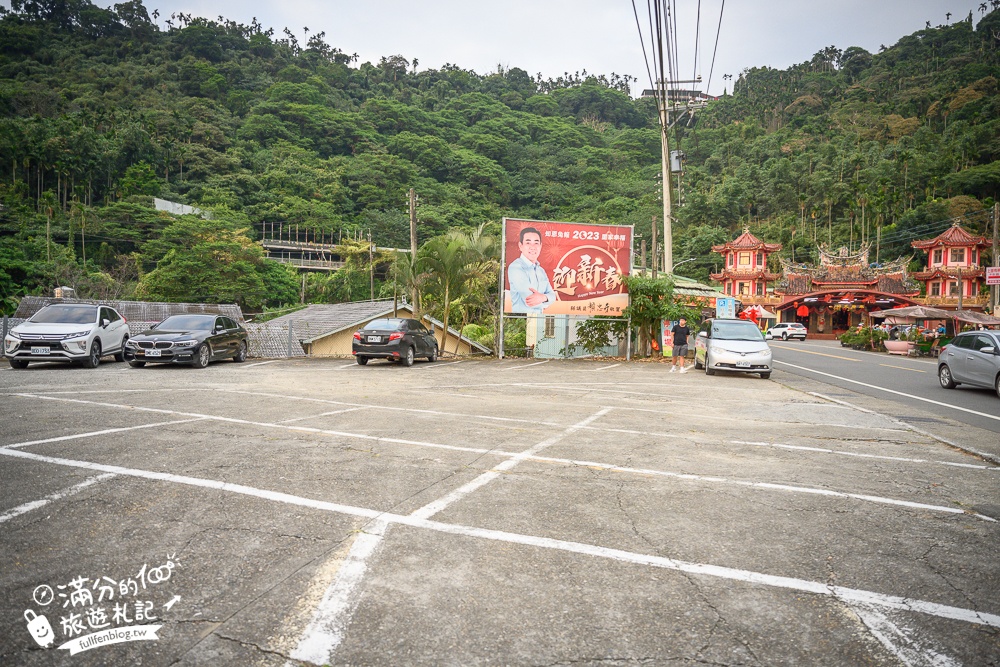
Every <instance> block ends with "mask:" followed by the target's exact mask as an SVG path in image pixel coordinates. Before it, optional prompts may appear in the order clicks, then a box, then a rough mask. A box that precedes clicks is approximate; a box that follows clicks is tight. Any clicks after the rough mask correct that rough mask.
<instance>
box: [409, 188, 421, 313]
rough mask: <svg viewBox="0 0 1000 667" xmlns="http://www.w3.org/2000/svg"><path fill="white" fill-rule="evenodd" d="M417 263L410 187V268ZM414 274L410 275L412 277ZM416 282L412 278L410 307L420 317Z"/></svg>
mask: <svg viewBox="0 0 1000 667" xmlns="http://www.w3.org/2000/svg"><path fill="white" fill-rule="evenodd" d="M416 265H417V191H416V190H414V189H413V188H410V268H411V270H412V269H414V268H415V267H416ZM411 272H412V271H411ZM413 277H415V276H411V278H413ZM418 296H419V295H418V294H417V283H416V281H415V280H414V281H413V285H412V286H411V288H410V307H411V308H412V309H413V316H414V317H416V318H417V319H420V313H419V312H417V310H416V308H417V303H419V301H418V300H417V297H418Z"/></svg>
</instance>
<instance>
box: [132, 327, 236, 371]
mask: <svg viewBox="0 0 1000 667" xmlns="http://www.w3.org/2000/svg"><path fill="white" fill-rule="evenodd" d="M247 348H248V343H247V330H246V329H244V328H243V326H242V325H241V324H240V323H239V322H236V321H235V320H233V319H231V318H229V317H223V316H222V315H171V316H170V317H168V318H167V319H165V320H163V321H162V322H160V323H159V324H156V325H154V326H153V327H151V328H149V329H146V330H145V331H143V332H142V333H141V334H139V335H137V336H133V337H132V339H131V340H129V342H128V347H126V348H125V354H126V357H127V358H128V360H129V361H128V363H129V365H130V366H132V367H133V368H141V367H142V366H145V365H146V364H148V363H153V364H191V365H192V366H194V367H195V368H204V367H205V366H208V364H209V362H212V361H216V360H218V359H232V360H233V361H235V362H242V361H245V360H246V358H247Z"/></svg>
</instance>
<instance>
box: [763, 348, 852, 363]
mask: <svg viewBox="0 0 1000 667" xmlns="http://www.w3.org/2000/svg"><path fill="white" fill-rule="evenodd" d="M778 349H779V350H795V351H796V352H801V353H802V354H817V355H819V356H821V357H833V358H834V359H845V360H846V361H861V360H860V359H852V358H850V357H842V356H840V355H838V354H826V353H825V352H810V351H809V350H800V349H798V348H797V347H783V346H779V347H778Z"/></svg>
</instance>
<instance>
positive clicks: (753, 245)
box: [712, 227, 781, 253]
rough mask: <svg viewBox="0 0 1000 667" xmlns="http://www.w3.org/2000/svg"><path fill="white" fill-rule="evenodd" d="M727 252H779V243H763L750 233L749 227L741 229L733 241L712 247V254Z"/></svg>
mask: <svg viewBox="0 0 1000 667" xmlns="http://www.w3.org/2000/svg"><path fill="white" fill-rule="evenodd" d="M727 250H765V251H767V252H777V251H779V250H781V244H780V243H764V242H763V241H761V240H760V239H759V238H757V237H756V236H754V235H753V234H751V233H750V228H749V227H744V228H743V233H742V234H740V235H739V236H738V237H737V238H736V239H735V240H733V241H730V242H729V243H725V244H723V245H714V246H712V252H719V253H722V252H726V251H727Z"/></svg>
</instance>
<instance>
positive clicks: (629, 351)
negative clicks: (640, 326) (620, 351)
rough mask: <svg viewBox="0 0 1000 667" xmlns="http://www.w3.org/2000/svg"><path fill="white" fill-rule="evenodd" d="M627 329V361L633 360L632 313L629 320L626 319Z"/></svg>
mask: <svg viewBox="0 0 1000 667" xmlns="http://www.w3.org/2000/svg"><path fill="white" fill-rule="evenodd" d="M626 321H627V322H628V324H626V325H625V326H626V329H625V361H631V360H632V316H631V315H630V316H629V318H628V320H626Z"/></svg>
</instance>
